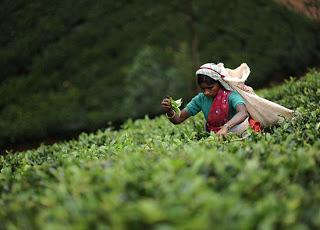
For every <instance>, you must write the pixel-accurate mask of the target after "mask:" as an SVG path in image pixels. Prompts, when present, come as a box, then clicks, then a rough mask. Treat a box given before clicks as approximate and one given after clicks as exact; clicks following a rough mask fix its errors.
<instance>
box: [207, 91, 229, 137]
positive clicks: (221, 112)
mask: <svg viewBox="0 0 320 230" xmlns="http://www.w3.org/2000/svg"><path fill="white" fill-rule="evenodd" d="M230 94H231V91H228V90H224V89H220V90H219V91H218V93H217V95H216V96H215V98H214V100H213V103H212V106H211V109H210V112H209V116H208V121H207V131H209V132H210V131H213V132H215V133H216V132H218V131H219V130H220V127H221V126H223V125H224V124H225V123H227V121H228V120H229V119H228V118H229V103H228V97H229V95H230Z"/></svg>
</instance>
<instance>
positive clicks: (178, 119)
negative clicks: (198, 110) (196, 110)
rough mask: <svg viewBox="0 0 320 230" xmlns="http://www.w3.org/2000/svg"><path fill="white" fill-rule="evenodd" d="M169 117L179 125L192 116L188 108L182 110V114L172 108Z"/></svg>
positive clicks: (168, 113)
mask: <svg viewBox="0 0 320 230" xmlns="http://www.w3.org/2000/svg"><path fill="white" fill-rule="evenodd" d="M167 117H168V119H169V121H171V123H173V124H175V125H177V124H180V123H181V122H183V121H184V120H186V119H187V118H189V117H190V114H189V113H188V111H187V110H186V109H183V110H181V113H180V116H179V115H178V114H176V113H175V112H174V111H173V110H172V109H171V110H169V111H168V112H167Z"/></svg>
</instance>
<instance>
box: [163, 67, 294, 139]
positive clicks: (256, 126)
mask: <svg viewBox="0 0 320 230" xmlns="http://www.w3.org/2000/svg"><path fill="white" fill-rule="evenodd" d="M249 74H250V69H249V67H248V66H247V65H246V64H244V63H243V64H241V65H240V66H239V67H238V68H237V69H234V70H232V69H227V68H224V66H223V64H222V63H219V64H214V63H207V64H204V65H202V66H201V67H200V68H199V69H198V70H197V72H196V76H197V81H198V85H199V87H200V88H201V90H202V92H201V93H199V94H198V95H196V96H195V97H194V98H192V100H191V101H190V102H189V103H188V104H187V106H186V107H185V108H184V109H183V110H182V111H181V113H180V115H178V114H175V112H174V111H173V110H172V108H171V104H170V100H169V98H164V99H163V101H162V102H161V106H162V108H163V110H164V111H165V112H166V114H167V117H168V119H169V120H170V121H171V122H172V123H173V124H180V123H181V122H183V121H184V120H186V119H187V118H189V117H190V116H194V115H196V114H197V113H198V112H200V111H202V112H203V114H204V117H205V119H206V130H207V131H209V132H215V133H216V134H217V135H219V136H221V135H222V136H225V135H226V134H227V133H228V132H234V133H237V134H240V135H241V134H243V133H245V131H246V130H247V128H249V127H251V128H252V129H253V130H254V131H256V132H259V131H261V129H262V127H263V126H264V127H266V126H270V125H273V124H275V123H276V122H278V121H279V119H280V117H287V118H289V117H291V115H292V112H293V111H292V110H289V109H287V108H284V107H282V106H280V105H278V104H276V103H273V102H270V101H268V100H266V99H264V98H261V97H259V96H257V95H256V94H255V93H254V92H253V90H252V88H251V87H248V86H246V85H245V84H244V81H245V80H246V79H247V77H248V76H249ZM240 94H241V95H240ZM248 109H249V111H248ZM253 118H254V119H253Z"/></svg>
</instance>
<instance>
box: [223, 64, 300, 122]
mask: <svg viewBox="0 0 320 230" xmlns="http://www.w3.org/2000/svg"><path fill="white" fill-rule="evenodd" d="M218 65H219V64H218ZM220 65H222V66H223V64H222V63H220ZM225 70H226V71H225V77H224V78H223V80H224V81H225V82H227V83H228V85H229V86H230V87H231V88H232V89H233V90H235V91H237V92H238V93H239V94H240V95H241V96H242V97H243V99H244V100H245V103H246V107H247V110H248V112H249V114H250V116H251V117H252V118H253V119H254V120H256V121H259V122H260V123H261V125H262V126H263V127H268V126H272V125H274V124H276V123H278V122H279V121H280V120H281V119H283V118H291V117H292V115H293V112H294V111H293V110H290V109H287V108H285V107H283V106H281V105H279V104H276V103H274V102H272V101H269V100H266V99H264V98H262V97H259V96H258V95H256V94H255V93H254V91H253V89H252V88H251V87H249V86H246V85H245V84H244V82H245V81H246V80H247V78H248V76H249V74H250V68H249V67H248V65H247V64H245V63H243V64H241V65H240V66H239V67H238V68H236V69H228V68H225Z"/></svg>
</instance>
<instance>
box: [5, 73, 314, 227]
mask: <svg viewBox="0 0 320 230" xmlns="http://www.w3.org/2000/svg"><path fill="white" fill-rule="evenodd" d="M319 88H320V73H319V72H315V71H312V72H311V73H309V74H308V75H307V76H306V77H304V78H303V79H301V80H299V81H297V80H295V79H291V80H289V81H287V82H286V83H285V84H284V85H282V86H279V87H276V88H274V89H272V90H263V91H259V92H258V94H260V95H264V96H265V97H267V98H269V99H271V100H273V101H275V102H278V103H281V104H282V105H284V106H286V107H289V108H293V109H296V110H297V112H298V113H297V114H296V116H295V117H294V119H292V120H290V121H283V122H282V123H281V124H279V125H278V126H277V127H274V128H271V129H270V130H269V131H268V132H264V133H260V134H254V133H250V135H249V137H248V138H247V139H245V140H243V141H239V139H238V137H236V136H230V137H228V139H226V140H219V139H217V137H216V136H215V135H211V136H208V135H206V134H205V133H204V132H203V117H202V116H197V117H195V118H190V119H188V120H187V121H186V122H185V123H183V124H181V125H179V126H175V125H172V124H171V123H170V122H169V121H168V120H167V118H166V117H165V116H161V117H158V118H156V119H153V120H150V119H149V118H148V117H146V118H145V119H141V120H136V121H132V120H128V121H127V122H126V123H125V124H124V125H123V127H122V130H119V131H112V130H110V129H107V130H104V131H102V130H101V131H98V132H96V133H95V134H85V133H83V134H82V135H80V136H79V138H78V140H73V141H69V142H64V143H60V144H54V145H52V146H44V145H42V146H41V147H40V148H38V149H36V150H29V151H26V152H22V153H16V154H12V153H7V155H5V156H0V205H1V207H5V208H2V209H0V220H1V221H0V228H2V229H7V228H12V229H16V228H28V229H29V228H30V229H43V228H48V229H57V228H70V229H78V228H81V229H82V228H84V229H87V228H111V229H142V228H148V229H186V228H187V229H212V228H217V229H233V228H234V226H237V228H238V229H278V228H279V229H295V228H297V229H318V228H319V227H320V222H319V214H320V213H319V206H320V199H319V191H320V184H319V181H320V152H319V148H320V142H319V140H320V132H319V131H320V130H319V129H320V120H319V117H320V109H319V108H320V106H319V101H320V91H319ZM306 100H307V101H306Z"/></svg>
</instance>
